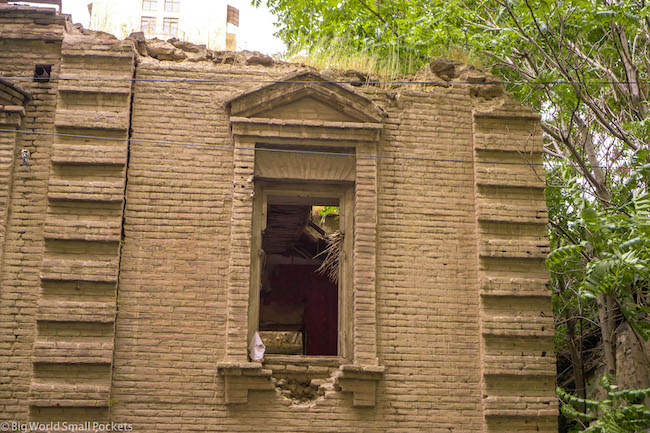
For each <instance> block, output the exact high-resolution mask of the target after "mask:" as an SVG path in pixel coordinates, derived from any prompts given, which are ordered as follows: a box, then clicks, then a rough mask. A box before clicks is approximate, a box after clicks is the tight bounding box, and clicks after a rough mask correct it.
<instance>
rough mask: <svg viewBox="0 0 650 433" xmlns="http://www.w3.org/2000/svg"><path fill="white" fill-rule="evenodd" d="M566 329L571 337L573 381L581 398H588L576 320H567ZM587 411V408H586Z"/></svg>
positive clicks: (570, 351)
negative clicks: (577, 345)
mask: <svg viewBox="0 0 650 433" xmlns="http://www.w3.org/2000/svg"><path fill="white" fill-rule="evenodd" d="M566 328H567V331H568V336H569V355H570V356H571V365H572V370H573V380H574V381H575V383H576V387H575V393H576V395H577V396H578V397H580V398H587V390H586V389H585V378H584V375H583V374H582V372H583V367H584V365H583V359H582V351H581V350H579V349H578V347H576V341H575V338H574V335H575V319H567V322H566ZM585 409H586V408H585Z"/></svg>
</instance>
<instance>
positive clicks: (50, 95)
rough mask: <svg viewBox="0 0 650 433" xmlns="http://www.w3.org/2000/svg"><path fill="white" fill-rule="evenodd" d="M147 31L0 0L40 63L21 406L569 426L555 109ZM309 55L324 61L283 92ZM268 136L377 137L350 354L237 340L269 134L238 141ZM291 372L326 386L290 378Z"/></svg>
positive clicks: (243, 425) (49, 417)
mask: <svg viewBox="0 0 650 433" xmlns="http://www.w3.org/2000/svg"><path fill="white" fill-rule="evenodd" d="M146 45H147V42H146V41H145V42H143V41H142V40H139V39H138V38H137V37H134V38H132V39H130V40H129V39H127V40H125V41H117V40H115V39H111V38H108V37H107V36H106V35H102V34H95V33H93V32H89V31H86V30H83V29H80V28H79V27H76V26H73V25H71V23H70V21H68V19H67V18H66V17H65V16H63V15H58V14H56V13H55V12H54V11H53V10H50V9H45V8H30V7H25V6H7V5H5V6H2V5H0V76H3V77H18V78H19V79H14V80H11V83H13V84H15V85H17V86H20V87H16V86H14V87H11V86H10V85H9V84H7V81H9V80H5V81H0V167H1V170H2V172H1V173H0V218H1V219H2V221H0V231H1V233H0V235H1V236H0V242H1V245H0V283H1V287H0V421H2V420H16V421H20V422H27V421H42V422H49V421H69V422H77V421H90V422H92V421H101V422H110V421H112V422H114V423H127V424H131V425H132V427H133V430H134V431H138V432H140V431H142V432H160V431H206V432H253V431H255V432H313V431H322V432H337V433H338V432H355V433H356V432H359V433H361V432H367V433H370V432H394V433H398V432H399V433H402V432H435V433H442V432H458V433H460V432H503V433H505V432H554V431H557V426H556V416H557V407H556V400H555V397H554V392H553V388H554V375H555V358H554V355H553V343H552V342H553V320H552V311H551V306H550V300H549V295H550V294H549V293H548V292H547V289H546V278H547V275H546V272H545V269H544V262H543V260H544V257H545V254H546V253H547V252H548V251H547V250H548V243H547V240H546V229H545V224H546V222H547V220H546V212H545V205H544V194H543V186H544V173H543V170H542V168H541V166H540V165H537V164H540V163H541V133H540V130H539V117H538V116H536V115H535V114H534V113H532V112H530V111H529V110H527V109H525V108H523V107H520V106H519V105H518V104H517V103H516V102H514V101H512V100H511V98H510V96H508V95H506V94H504V93H501V94H499V95H497V96H493V97H490V98H485V97H482V96H481V94H480V92H479V93H478V94H477V93H476V91H475V88H474V87H472V86H469V85H463V84H457V85H456V84H454V83H453V82H451V83H447V85H444V86H430V87H421V86H420V87H416V86H411V87H412V88H409V87H408V86H405V87H403V88H401V89H397V90H391V91H386V90H384V89H380V88H374V87H355V88H353V87H350V86H348V85H338V84H335V85H333V84H324V82H325V81H326V79H324V78H321V75H319V73H318V72H315V71H313V70H310V71H308V72H307V75H300V74H301V73H303V72H301V71H303V70H304V69H305V67H304V66H303V67H301V66H297V65H294V64H283V63H276V64H273V62H271V64H270V65H269V64H267V63H268V62H265V61H260V60H259V59H257V60H256V58H253V60H251V58H250V56H248V57H246V56H245V55H242V54H235V53H232V54H229V55H225V57H224V55H222V57H219V58H218V57H217V55H216V54H214V53H213V54H212V57H210V54H209V53H208V55H207V56H204V57H203V58H196V56H197V55H196V53H195V52H194V51H192V50H191V49H187V46H185V48H186V51H187V52H185V51H183V50H182V49H180V48H178V47H174V46H171V44H167V45H168V47H166V49H167V50H168V51H164V50H162V49H161V48H160V44H157V45H156V47H157V48H156V49H157V51H156V52H157V53H160V52H163V54H164V56H166V57H163V56H161V55H156V54H155V53H151V52H150V53H148V54H147V52H146ZM161 50H162V51H161ZM242 56H243V57H242ZM156 57H158V58H156ZM160 57H162V58H164V59H170V60H161V59H160ZM242 59H243V60H242ZM37 64H38V65H51V67H52V77H53V78H62V79H53V80H50V81H49V82H35V81H34V80H33V73H34V67H35V65H37ZM291 74H294V75H291ZM296 74H298V75H296ZM291 76H293V77H294V78H295V77H302V78H301V79H307V80H308V81H309V82H310V83H308V84H300V83H299V84H295V85H294V86H293V87H295V89H294V90H295V92H294V93H291V92H289V91H288V90H287V91H286V93H287V94H288V96H287V95H285V94H284V93H283V90H281V89H283V88H282V87H278V86H282V84H275V85H274V84H273V83H272V81H274V80H280V81H281V80H286V79H287V78H286V77H291ZM305 77H307V78H305ZM77 78H82V80H79V79H77ZM132 78H135V80H132ZM289 80H290V79H289ZM264 81H269V83H264ZM479 87H480V86H479ZM16 88H18V89H22V90H23V91H24V92H25V93H29V97H28V98H25V99H24V102H23V101H22V100H20V98H18V99H16V98H14V99H13V100H12V99H11V98H10V97H9V96H3V95H10V94H12V95H15V92H16ZM279 89H280V90H279ZM286 89H288V88H286ZM292 89H293V88H292ZM12 92H13V93H12ZM292 92H293V90H292ZM246 94H250V95H253V96H252V97H249V99H246V98H245V96H246ZM241 95H244V96H243V98H244V99H234V100H233V98H236V97H239V98H242V96H241ZM278 95H279V96H278ZM292 95H294V96H292ZM305 95H307V96H308V97H312V96H313V98H312V99H309V98H308V99H307V101H308V102H307V103H305V102H304V100H303V101H302V105H300V107H302V108H300V109H293V108H292V105H291V104H292V103H294V102H295V101H297V100H298V99H299V98H304V97H305ZM309 95H312V96H309ZM292 98H294V99H292ZM314 98H315V99H314ZM231 100H232V101H240V102H237V104H239V105H237V107H236V106H235V104H236V103H235V102H228V101H231ZM251 101H252V102H251ZM309 101H319V102H313V104H314V105H313V107H315V108H313V110H315V111H314V112H315V113H316V117H315V118H314V115H313V113H311V112H310V111H309V110H308V109H304V107H305V104H307V105H309V104H310V103H311V102H309ZM21 102H22V108H21V109H18V108H20V107H19V106H20V105H21V104H20V103H21ZM246 104H249V105H250V104H252V105H250V107H249V106H247V105H246ZM255 104H260V105H259V107H260V108H259V109H257V108H256V107H257V105H255ZM364 104H365V105H364ZM242 107H243V108H242ZM323 107H327V109H326V108H323ZM363 107H365V108H363ZM368 107H371V108H372V110H375V111H372V110H371V109H370V108H368ZM303 109H304V110H303ZM21 110H24V111H21ZM231 110H232V111H231ZM235 110H239V111H238V113H239V114H236V113H235ZM247 110H248V111H247ZM255 110H257V111H255ZM274 110H275V111H274ZM313 110H312V111H313ZM319 110H322V113H323V114H322V116H319V115H318V113H319ZM326 111H327V113H326ZM241 113H244V114H241ZM246 113H248V114H246ZM260 113H263V114H260ZM310 113H311V114H310ZM373 113H380V114H373ZM236 116H239V117H236ZM235 117H236V118H235ZM237 119H239V120H237ZM247 119H248V120H247ZM251 119H252V120H251ZM256 119H257V120H256ZM260 119H261V120H260ZM322 119H326V120H322ZM377 119H379V120H377ZM233 125H236V128H235V126H233ZM251 131H252V132H251ZM34 133H39V134H34ZM41 133H42V134H41ZM128 139H130V140H128ZM260 143H263V144H267V143H268V144H271V145H274V144H283V143H286V144H296V145H302V146H304V147H310V146H311V147H310V148H312V149H316V150H317V149H318V146H319V145H320V146H331V147H336V146H342V147H346V148H356V149H357V153H358V154H359V156H357V158H356V188H357V189H356V190H355V189H354V188H355V184H351V186H350V188H351V189H352V190H353V191H355V193H354V194H356V195H355V197H356V198H355V199H354V200H355V201H354V202H355V203H356V205H355V209H356V211H357V212H358V214H357V216H356V217H355V221H356V222H357V223H358V225H357V226H356V227H355V229H354V230H355V233H356V238H355V242H356V244H355V245H354V249H353V251H354V257H352V258H350V260H351V266H352V268H351V269H349V272H353V273H354V278H349V279H348V280H349V286H348V287H349V289H348V290H350V292H349V293H350V297H351V298H350V301H351V304H350V309H349V311H350V313H349V314H348V315H347V316H346V320H348V321H349V323H350V326H347V327H346V329H347V330H348V331H349V332H348V333H349V334H353V335H346V336H345V337H341V338H347V339H349V341H350V342H351V343H350V344H351V345H352V346H354V347H352V348H351V350H350V352H349V353H348V354H347V355H346V357H345V359H340V360H338V361H337V360H334V361H332V360H325V361H327V362H325V361H324V360H319V359H311V360H310V359H305V358H301V359H300V360H297V361H295V362H294V361H287V360H285V361H277V362H273V363H270V362H267V363H265V364H263V365H260V364H257V363H253V362H250V361H249V360H248V359H247V358H246V356H245V354H243V353H242V350H241V347H242V343H241V342H243V341H245V339H246V332H247V329H246V328H247V323H248V322H247V305H248V303H249V302H250V300H249V294H248V289H247V288H248V287H249V286H251V282H250V280H249V279H248V278H249V274H250V271H249V267H250V266H251V260H250V257H251V254H254V252H253V253H251V251H250V249H251V247H250V245H251V242H252V241H251V236H252V235H251V232H252V230H251V229H250V224H251V223H252V222H251V215H252V212H254V208H255V206H254V205H253V204H252V203H253V198H252V197H250V196H251V195H252V194H251V192H252V191H253V188H254V184H255V179H253V177H252V176H249V174H251V173H253V172H254V170H253V166H252V165H251V164H254V158H253V156H254V153H255V152H254V151H252V150H250V149H248V150H247V149H238V150H234V149H233V146H244V145H245V146H255V144H260ZM314 146H315V147H314ZM21 149H28V150H29V151H30V157H29V164H30V165H29V167H25V166H23V165H21V163H22V159H21V156H20V151H21ZM362 150H363V152H362ZM367 152H370V153H373V154H377V155H380V156H381V158H373V159H372V160H371V161H369V160H368V158H365V157H363V156H362V155H361V154H362V153H363V154H365V153H367ZM504 163H505V164H504ZM510 163H515V164H510ZM522 163H524V164H522ZM279 172H281V170H280V171H279ZM314 180H318V179H314ZM240 258H241V259H240ZM242 288H243V289H242ZM240 334H241V335H240ZM229 348H230V349H229ZM332 362H334V363H333V364H332ZM292 374H293V375H297V376H300V377H302V378H305V377H306V378H307V379H308V380H312V383H313V384H315V385H314V386H315V387H316V388H318V393H316V395H317V397H316V398H313V399H307V401H305V400H302V401H300V402H298V401H296V400H292V399H290V398H287V397H286V395H287V393H286V392H284V393H283V392H280V390H279V385H278V383H279V382H278V379H279V378H280V377H285V378H286V377H291V375H292ZM233 403H237V404H233Z"/></svg>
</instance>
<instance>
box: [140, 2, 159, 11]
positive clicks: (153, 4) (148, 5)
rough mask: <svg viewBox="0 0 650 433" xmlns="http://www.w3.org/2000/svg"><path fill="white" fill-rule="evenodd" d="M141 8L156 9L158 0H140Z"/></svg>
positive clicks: (145, 9) (144, 9)
mask: <svg viewBox="0 0 650 433" xmlns="http://www.w3.org/2000/svg"><path fill="white" fill-rule="evenodd" d="M142 10H143V11H155V10H158V0H142Z"/></svg>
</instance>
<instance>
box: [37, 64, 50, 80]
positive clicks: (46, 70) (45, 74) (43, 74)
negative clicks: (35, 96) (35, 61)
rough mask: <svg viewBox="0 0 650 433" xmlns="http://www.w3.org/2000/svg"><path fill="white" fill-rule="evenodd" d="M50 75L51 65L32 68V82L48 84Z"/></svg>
mask: <svg viewBox="0 0 650 433" xmlns="http://www.w3.org/2000/svg"><path fill="white" fill-rule="evenodd" d="M50 75H52V65H36V66H34V81H35V82H37V83H48V82H49V81H50Z"/></svg>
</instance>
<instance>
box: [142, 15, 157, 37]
mask: <svg viewBox="0 0 650 433" xmlns="http://www.w3.org/2000/svg"><path fill="white" fill-rule="evenodd" d="M145 22H146V23H147V26H146V29H145ZM151 24H153V26H152V25H151ZM140 31H142V32H143V33H145V34H153V33H156V17H141V18H140Z"/></svg>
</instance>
